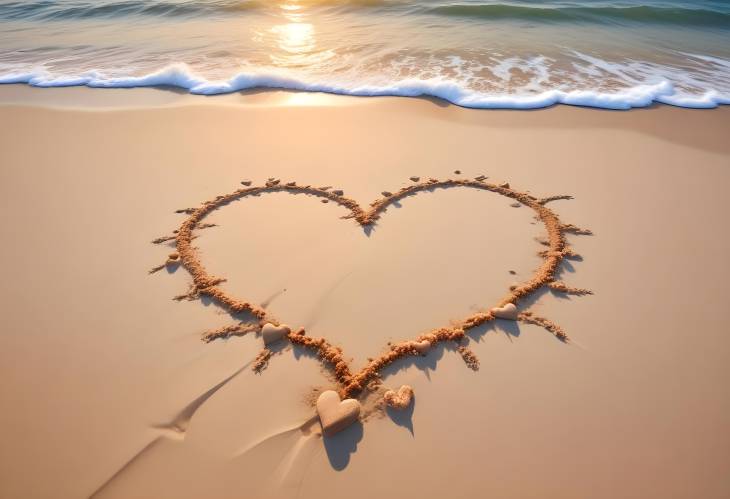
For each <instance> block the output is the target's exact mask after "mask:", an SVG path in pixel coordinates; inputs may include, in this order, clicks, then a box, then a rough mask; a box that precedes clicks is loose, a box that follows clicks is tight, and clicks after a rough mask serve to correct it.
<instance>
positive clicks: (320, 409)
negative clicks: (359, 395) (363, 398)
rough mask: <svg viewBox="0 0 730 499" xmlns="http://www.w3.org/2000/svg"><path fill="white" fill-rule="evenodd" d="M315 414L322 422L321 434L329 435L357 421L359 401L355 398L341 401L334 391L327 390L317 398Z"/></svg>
mask: <svg viewBox="0 0 730 499" xmlns="http://www.w3.org/2000/svg"><path fill="white" fill-rule="evenodd" d="M317 414H318V415H319V421H320V422H321V423H322V434H323V435H324V436H326V437H330V436H332V435H334V434H335V433H337V432H339V431H341V430H344V429H345V428H347V427H348V426H350V425H351V424H352V423H354V422H355V421H357V419H358V418H359V417H360V402H358V401H357V400H355V399H345V400H342V401H341V400H340V396H339V395H338V394H337V392H336V391H334V390H327V391H325V392H322V394H321V395H320V396H319V398H318V399H317Z"/></svg>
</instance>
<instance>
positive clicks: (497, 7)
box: [427, 3, 730, 28]
mask: <svg viewBox="0 0 730 499" xmlns="http://www.w3.org/2000/svg"><path fill="white" fill-rule="evenodd" d="M427 12H428V13H431V14H437V15H443V16H458V17H468V18H473V19H480V20H494V21H499V20H505V19H508V20H509V19H514V20H524V21H533V22H537V21H543V22H594V23H605V22H606V21H621V22H631V23H642V24H677V25H684V26H695V27H697V26H708V27H713V26H716V27H725V28H727V27H730V13H729V12H726V11H719V10H712V9H703V8H682V7H658V6H651V5H637V6H631V7H607V6H580V7H571V6H549V7H548V6H545V7H540V6H534V7H533V6H526V5H514V4H502V3H500V4H466V3H465V4H448V5H439V6H436V7H430V8H428V9H427Z"/></svg>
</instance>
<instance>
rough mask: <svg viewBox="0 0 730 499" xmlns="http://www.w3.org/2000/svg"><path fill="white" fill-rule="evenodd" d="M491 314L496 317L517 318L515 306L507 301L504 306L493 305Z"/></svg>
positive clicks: (514, 319)
mask: <svg viewBox="0 0 730 499" xmlns="http://www.w3.org/2000/svg"><path fill="white" fill-rule="evenodd" d="M491 312H492V315H493V316H495V317H496V318H497V319H509V320H512V321H516V320H517V314H518V312H517V307H516V306H515V304H514V303H508V304H507V305H505V306H504V307H495V308H493V309H492V310H491Z"/></svg>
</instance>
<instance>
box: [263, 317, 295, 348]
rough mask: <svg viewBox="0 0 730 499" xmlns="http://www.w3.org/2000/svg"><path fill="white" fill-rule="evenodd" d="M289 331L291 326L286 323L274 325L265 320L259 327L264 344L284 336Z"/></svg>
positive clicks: (274, 341) (269, 343)
mask: <svg viewBox="0 0 730 499" xmlns="http://www.w3.org/2000/svg"><path fill="white" fill-rule="evenodd" d="M290 332H291V328H290V327H289V326H287V325H286V324H281V325H280V326H274V325H273V324H272V323H270V322H267V323H266V324H264V327H262V328H261V337H262V338H263V339H264V345H266V346H268V345H271V344H272V343H276V342H277V341H279V340H280V339H282V338H284V337H285V336H286V335H287V334H289V333H290Z"/></svg>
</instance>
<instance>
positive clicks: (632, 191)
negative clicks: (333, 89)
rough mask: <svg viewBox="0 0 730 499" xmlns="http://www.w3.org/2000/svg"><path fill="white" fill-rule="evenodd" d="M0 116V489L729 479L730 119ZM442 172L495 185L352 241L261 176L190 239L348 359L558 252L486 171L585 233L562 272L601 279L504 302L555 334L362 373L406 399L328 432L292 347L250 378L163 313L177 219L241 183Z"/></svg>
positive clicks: (293, 493)
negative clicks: (402, 390) (569, 290)
mask: <svg viewBox="0 0 730 499" xmlns="http://www.w3.org/2000/svg"><path fill="white" fill-rule="evenodd" d="M0 117H1V118H2V119H0V163H2V165H3V166H2V169H0V175H2V177H1V179H0V203H2V210H1V212H2V215H3V220H2V222H3V225H4V227H5V237H4V238H3V244H2V245H1V246H0V259H2V261H3V262H4V263H5V268H4V279H3V284H2V285H1V286H0V290H1V292H2V303H3V306H2V314H3V316H4V317H3V318H4V320H3V324H4V326H3V332H4V334H3V335H2V349H1V350H0V352H2V353H0V366H1V367H0V374H1V376H0V393H1V394H2V398H3V410H2V411H0V428H2V434H3V437H4V438H3V445H2V448H1V450H0V497H3V498H5V497H7V498H19V497H23V498H45V497H54V498H77V497H100V498H102V497H103V498H106V497H110V498H150V499H151V498H155V499H162V498H167V497H169V498H178V499H179V498H187V497H190V498H199V497H211V498H228V497H231V498H232V497H249V498H268V497H281V498H290V497H291V498H293V497H302V498H308V497H311V498H318V499H322V498H329V497H355V498H359V497H363V498H364V497H372V496H375V495H381V496H384V497H396V496H397V497H407V498H411V497H413V498H427V497H439V496H445V497H499V498H503V499H506V498H531V497H534V498H541V499H544V498H553V497H554V498H558V497H560V498H576V499H578V498H586V497H590V498H593V499H601V498H612V499H614V498H648V497H661V498H664V499H666V498H696V497H702V498H703V499H712V498H718V499H720V498H724V497H727V496H728V494H730V479H729V478H728V474H727V468H728V464H729V463H730V446H729V445H728V437H729V435H728V428H729V426H728V424H729V423H730V399H729V398H728V396H727V380H728V379H730V378H729V376H730V362H729V361H730V339H729V338H728V335H727V324H726V319H725V317H724V315H723V314H724V310H725V307H726V306H727V305H728V294H727V290H726V286H727V282H728V281H729V280H730V263H728V261H727V255H728V254H729V253H730V237H729V236H728V234H727V230H726V227H727V221H726V214H727V208H726V206H725V204H726V202H727V187H728V185H730V144H729V143H728V141H727V137H728V132H730V109H728V108H727V107H726V106H725V107H723V106H720V107H719V108H717V109H711V110H701V111H700V110H690V109H682V108H676V107H671V106H667V105H654V106H651V107H649V108H646V109H635V110H631V111H608V110H599V109H588V108H580V107H572V106H566V105H559V106H553V107H549V108H546V109H540V110H534V111H515V110H474V109H466V108H463V107H459V106H455V105H453V104H449V103H448V102H446V101H443V100H438V99H429V98H404V97H371V98H366V97H352V96H338V95H325V94H319V93H303V92H289V91H265V92H259V91H253V92H244V93H232V94H229V95H225V96H215V97H203V96H194V95H188V94H183V93H181V92H179V91H173V90H164V89H131V90H122V89H89V88H60V89H36V88H30V87H26V86H19V85H5V86H2V87H0ZM480 176H484V177H486V178H485V179H484V180H474V179H476V178H477V177H480ZM410 177H418V180H412V179H411V178H410ZM431 178H433V179H435V180H436V181H442V182H445V181H447V180H453V181H459V182H462V181H466V180H468V181H469V182H472V181H474V182H486V183H489V185H490V186H491V185H495V186H497V187H495V188H494V189H492V190H483V191H482V190H478V189H459V188H455V189H435V190H433V192H431V191H426V192H423V193H419V194H418V195H413V196H407V197H404V198H403V199H399V200H397V201H394V202H393V203H392V204H390V205H389V206H388V207H387V208H386V209H385V210H384V211H383V212H382V213H381V214H380V218H379V219H378V220H377V221H376V223H375V224H374V225H373V226H372V227H370V228H369V229H368V228H366V227H363V226H361V225H359V224H358V223H357V222H356V220H353V219H352V218H344V219H343V218H342V217H343V216H347V215H348V211H347V210H346V209H344V208H343V207H342V206H340V205H339V204H338V202H335V201H332V200H330V201H329V202H327V203H323V202H322V200H323V199H325V198H319V197H318V196H316V195H311V194H310V195H308V194H297V195H293V194H291V193H287V192H276V193H271V194H269V193H264V194H261V195H256V196H250V197H245V198H241V199H238V200H236V201H233V202H231V203H228V204H226V205H224V206H221V207H220V208H219V209H217V210H214V211H212V212H211V213H210V214H209V215H207V216H206V217H205V220H204V221H205V222H206V223H209V224H212V225H211V226H210V227H208V228H204V229H200V230H196V232H195V236H194V238H193V239H192V240H191V241H190V243H191V244H192V245H193V246H194V247H195V251H196V252H197V255H198V256H199V258H200V259H201V261H202V262H204V264H205V266H206V269H207V270H208V272H210V274H211V275H213V276H216V277H220V278H223V279H225V282H222V283H221V284H220V286H221V287H222V289H224V290H225V291H226V292H227V293H230V294H231V295H232V296H235V297H237V298H240V299H244V300H247V301H248V302H250V303H252V304H255V305H256V306H257V307H262V308H263V309H265V310H266V312H267V313H271V314H272V316H275V317H276V319H278V320H280V321H281V322H282V323H286V324H288V325H290V326H291V327H292V328H293V329H297V328H303V329H304V330H305V331H306V336H307V337H326V338H327V340H328V341H329V342H331V343H332V344H333V345H336V346H339V347H341V348H342V353H343V355H344V356H345V357H346V360H347V362H348V363H349V364H350V366H351V367H352V369H353V370H358V369H361V368H362V367H363V366H365V365H366V364H367V363H368V360H367V359H368V358H373V357H378V356H379V355H382V354H383V353H384V352H387V351H388V349H389V345H388V342H396V343H397V342H400V341H403V340H409V339H411V338H416V337H419V336H418V335H423V334H425V333H428V332H429V331H432V330H434V329H436V328H442V327H456V326H454V324H457V325H458V324H460V323H459V321H461V320H462V319H463V318H464V317H469V316H472V315H473V314H479V313H485V312H487V311H488V310H489V309H490V307H494V306H495V305H497V304H499V303H500V300H502V298H503V297H504V296H505V293H509V292H510V287H515V288H517V289H519V287H520V286H522V285H523V284H522V283H525V282H529V281H530V279H531V278H532V277H531V276H532V275H533V273H534V272H535V269H536V268H538V267H539V266H540V265H541V263H542V262H543V261H544V260H545V259H546V258H548V257H549V255H548V256H546V255H545V254H543V255H539V253H540V252H541V251H545V248H546V246H545V237H546V236H547V234H546V231H545V227H544V226H543V224H541V223H540V221H539V220H536V219H535V212H534V211H533V210H531V209H530V206H526V205H525V204H524V203H522V204H520V203H519V202H517V203H515V199H513V198H510V196H505V195H498V194H499V192H502V191H499V189H503V190H504V192H507V193H508V194H510V193H512V192H515V193H518V194H515V196H522V195H524V196H528V197H525V198H522V199H525V200H526V202H527V203H528V204H529V203H532V202H533V201H531V200H532V199H533V198H534V200H535V202H536V201H538V200H546V198H549V197H551V196H571V197H572V198H573V199H556V200H553V201H549V202H548V201H545V204H544V206H545V207H548V208H549V209H550V210H552V212H554V213H555V214H556V216H558V217H559V220H560V222H561V223H562V224H572V225H574V226H575V227H576V228H580V229H583V230H584V231H587V230H590V231H591V233H592V235H587V234H578V233H566V234H565V238H566V241H567V245H568V246H569V248H570V249H571V250H572V252H571V254H567V253H566V257H565V259H564V260H562V261H561V263H560V269H559V274H558V276H559V280H560V282H563V283H565V284H566V285H567V286H569V287H575V288H581V289H582V288H585V289H588V290H591V291H592V293H593V294H588V295H584V296H579V295H571V294H566V293H563V292H560V291H559V290H555V289H550V288H548V287H546V286H542V287H541V288H540V289H539V290H537V291H536V292H534V293H531V294H530V295H529V296H525V298H524V299H521V300H520V301H519V302H518V307H519V308H520V310H521V311H522V312H525V311H529V312H532V313H534V314H535V315H536V316H540V317H545V318H547V319H549V320H550V321H552V323H554V324H556V325H559V327H560V328H561V330H562V331H564V332H565V334H567V340H566V341H561V340H560V339H559V338H557V337H556V335H555V334H551V331H549V330H546V329H545V328H543V327H540V326H539V325H534V324H528V323H526V322H524V321H522V320H520V321H518V322H515V321H510V320H501V319H499V320H491V321H489V322H488V323H485V324H484V325H482V326H479V327H476V328H473V329H470V330H469V331H467V332H466V334H465V338H464V339H463V340H462V341H461V342H460V343H458V344H456V343H449V342H445V343H443V344H438V345H433V348H431V349H430V350H429V351H428V352H427V354H426V355H424V356H408V357H405V358H402V359H398V360H396V361H394V362H393V363H392V364H390V365H388V366H387V367H385V368H384V369H383V370H382V372H380V378H381V380H382V388H390V389H394V390H397V389H398V388H399V387H400V386H401V385H409V386H411V387H412V388H413V391H414V394H415V396H414V397H415V398H414V401H413V402H412V403H411V405H410V406H409V407H408V408H406V409H405V410H395V409H392V408H384V407H383V406H382V403H379V400H380V398H381V395H382V393H381V392H378V391H374V392H372V393H369V392H368V390H364V393H362V394H360V395H358V396H359V397H361V398H360V400H361V403H362V407H363V409H362V414H361V421H360V422H357V423H355V424H354V425H352V426H350V427H348V428H347V429H345V430H344V431H342V432H340V433H338V434H337V435H334V436H332V437H322V436H321V432H320V429H319V422H318V418H317V413H316V410H315V408H314V407H313V404H312V399H313V397H314V398H316V395H317V394H318V393H320V392H321V391H322V390H325V389H333V388H334V389H340V388H342V387H341V386H338V383H337V380H336V379H335V378H333V375H332V372H331V370H330V369H328V368H327V366H326V365H325V364H324V363H322V362H320V360H319V359H317V358H316V356H314V355H311V354H308V353H307V352H306V351H305V349H303V348H301V347H299V346H296V345H292V343H291V342H289V341H284V342H283V343H280V344H279V345H278V346H276V347H272V348H271V357H270V359H268V364H267V365H266V366H265V368H264V369H262V370H260V371H259V372H255V371H254V370H253V369H252V366H253V364H254V362H255V359H256V358H257V355H259V353H260V352H261V350H262V346H263V345H262V339H261V337H260V335H259V334H243V335H240V336H237V335H235V334H234V335H231V336H230V337H228V338H217V339H214V340H213V341H209V342H206V341H203V339H204V338H205V336H204V335H205V333H206V332H207V331H211V330H215V329H216V328H222V327H226V326H229V325H231V324H235V323H236V320H235V318H233V317H232V316H231V315H230V314H229V313H228V311H227V310H226V309H225V307H221V306H219V304H217V303H216V301H215V300H211V299H208V298H206V297H205V296H202V297H201V296H195V295H192V296H190V298H191V299H187V298H184V297H183V298H182V299H180V300H174V299H173V298H174V297H176V296H180V295H185V294H186V293H188V292H189V291H190V284H191V282H192V278H191V275H190V273H189V272H187V271H186V268H184V266H181V265H179V264H177V263H175V262H170V261H169V260H170V258H172V257H171V256H170V255H172V254H176V252H177V251H179V248H178V247H177V246H176V242H177V241H179V240H178V239H175V237H176V233H175V232H174V231H175V230H180V229H181V224H183V222H184V221H185V220H186V216H188V215H189V213H190V212H189V211H188V212H183V213H176V211H178V210H183V211H184V210H190V209H195V208H197V207H200V206H201V205H202V203H205V202H208V201H211V200H213V201H214V200H216V197H217V196H225V195H229V194H230V193H233V192H235V191H237V190H238V189H246V188H248V187H249V186H248V185H246V184H244V185H243V186H242V184H241V182H250V183H251V184H250V186H253V187H256V186H264V187H265V186H266V185H268V183H270V182H277V183H276V184H272V185H285V184H286V183H289V182H296V183H297V185H298V186H304V185H308V186H312V187H314V188H316V189H319V188H326V189H324V191H325V192H332V191H334V190H337V189H341V190H342V191H343V192H344V194H343V196H347V198H348V199H353V200H355V201H356V202H357V203H359V206H361V207H363V208H367V207H368V206H369V205H370V203H371V202H373V201H375V200H377V199H382V198H388V197H390V196H392V195H393V193H397V192H398V191H399V189H404V188H408V187H409V186H413V185H416V183H419V182H428V179H431ZM505 183H507V184H508V187H500V186H502V185H504V184H505ZM505 189H506V190H505ZM495 190H497V191H499V192H495ZM388 194H390V196H389V195H388ZM529 196H532V197H529ZM334 198H336V199H340V196H339V194H337V195H333V199H334ZM515 204H516V206H513V205H515ZM158 238H162V239H164V238H171V239H170V240H168V241H163V242H161V243H159V244H152V241H153V240H156V239H158ZM183 256H184V255H183ZM175 258H179V256H178V257H175ZM173 260H174V258H173ZM159 266H162V268H161V269H160V270H159V271H157V272H155V273H151V274H150V273H149V271H150V270H151V269H153V268H155V267H159ZM553 333H554V332H553ZM458 345H462V346H464V347H465V348H468V350H469V351H470V352H471V353H473V355H474V356H475V357H476V358H477V359H478V366H474V365H473V363H472V365H469V363H468V362H465V360H467V357H465V356H463V355H460V352H459V351H457V346H458ZM470 367H471V368H470ZM475 367H476V369H475Z"/></svg>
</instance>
